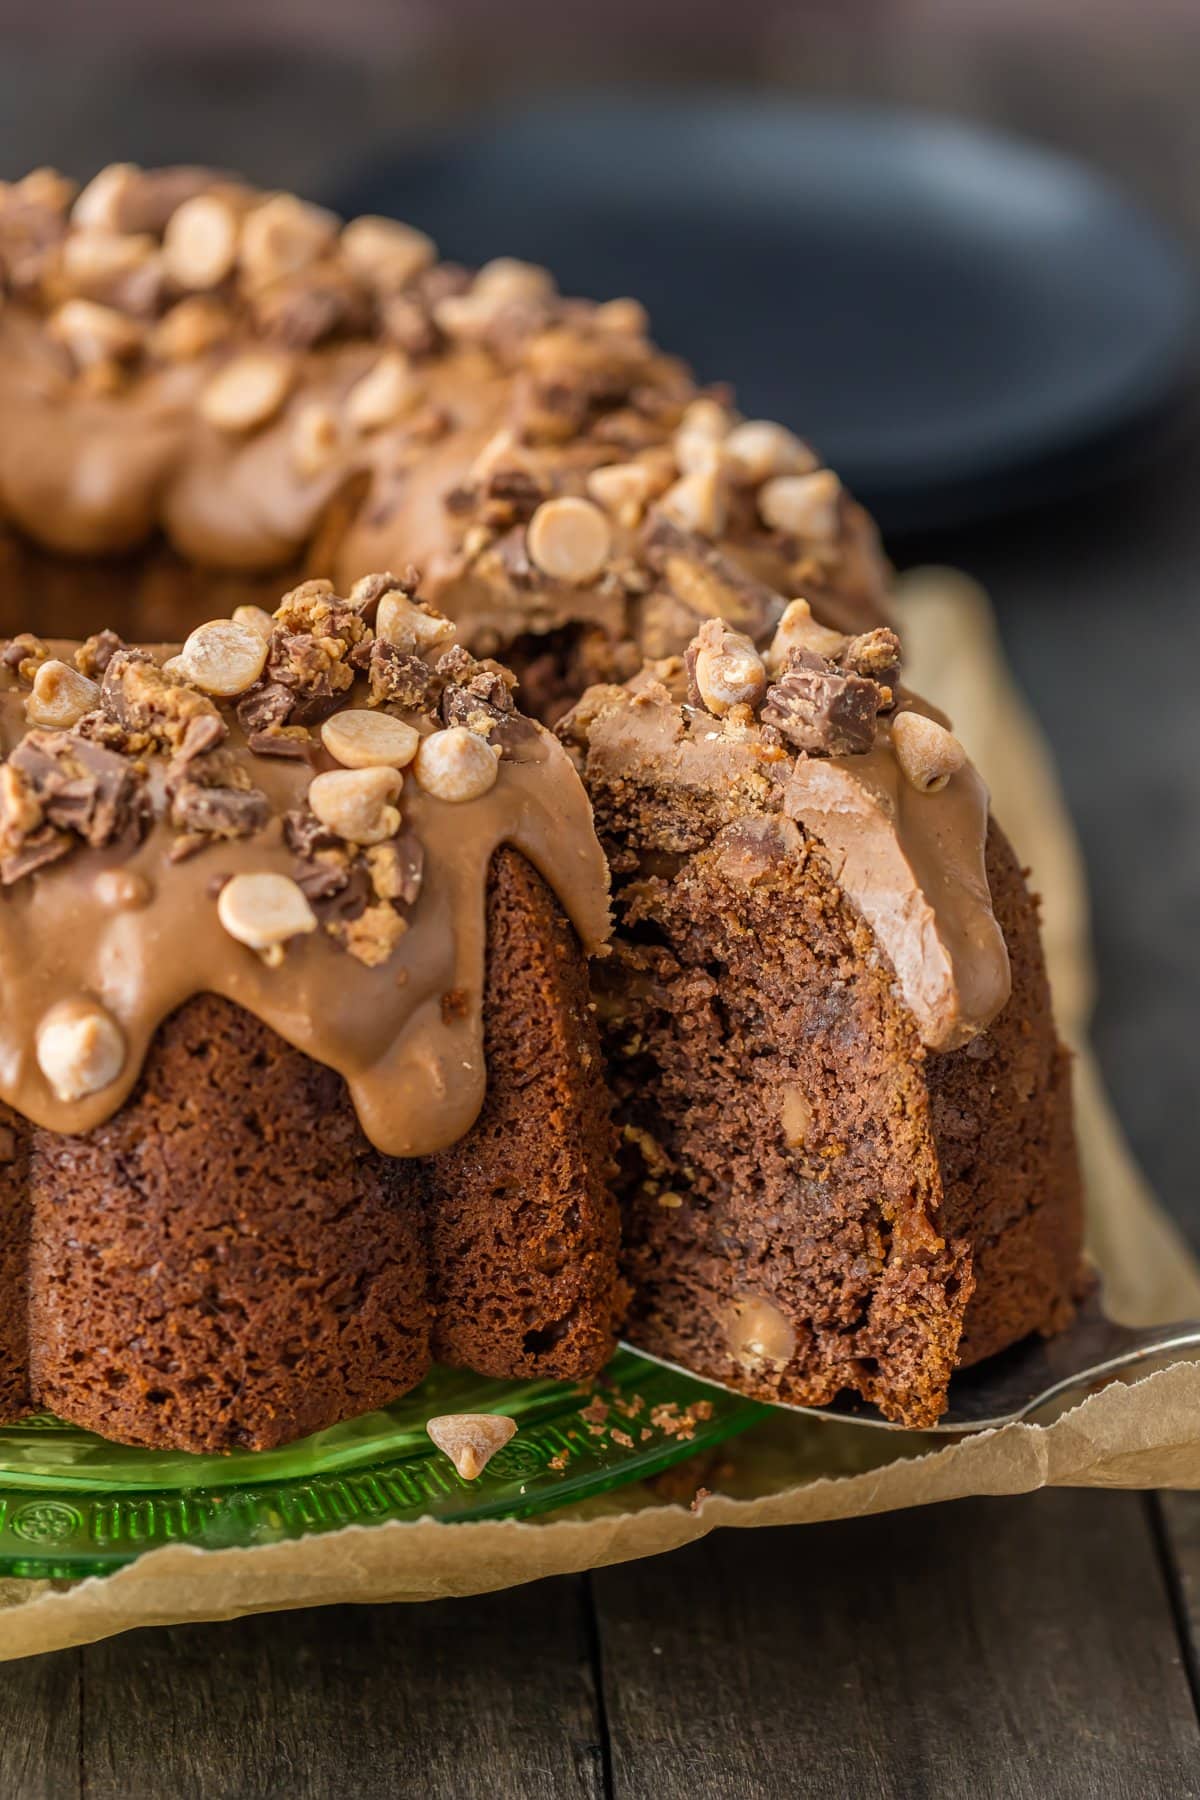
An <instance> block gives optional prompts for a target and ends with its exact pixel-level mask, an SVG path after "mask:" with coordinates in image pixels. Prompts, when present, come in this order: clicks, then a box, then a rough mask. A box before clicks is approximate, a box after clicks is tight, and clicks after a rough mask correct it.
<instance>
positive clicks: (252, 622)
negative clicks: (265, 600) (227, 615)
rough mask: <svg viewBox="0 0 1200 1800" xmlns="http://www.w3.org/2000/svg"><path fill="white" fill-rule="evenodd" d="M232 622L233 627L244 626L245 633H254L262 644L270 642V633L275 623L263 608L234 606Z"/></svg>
mask: <svg viewBox="0 0 1200 1800" xmlns="http://www.w3.org/2000/svg"><path fill="white" fill-rule="evenodd" d="M233 622H234V624H235V625H244V626H245V627H246V630H247V631H256V632H257V633H258V635H259V637H260V638H262V640H263V642H264V643H269V642H270V641H271V633H272V632H273V631H274V629H275V621H274V619H273V618H272V617H271V615H270V613H269V612H268V611H267V609H266V607H265V606H235V607H234V609H233Z"/></svg>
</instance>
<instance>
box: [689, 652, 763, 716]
mask: <svg viewBox="0 0 1200 1800" xmlns="http://www.w3.org/2000/svg"><path fill="white" fill-rule="evenodd" d="M696 687H697V690H698V692H699V694H700V698H701V700H702V701H703V702H704V704H705V706H706V707H707V708H708V710H709V712H710V713H714V714H715V715H716V717H717V718H718V719H721V718H724V716H725V714H726V713H727V712H729V711H730V710H731V708H733V707H735V706H755V705H757V703H758V702H759V701H760V700H761V699H762V697H763V695H764V694H765V693H766V691H767V671H766V669H765V668H764V667H763V660H762V657H761V656H760V655H759V654H758V651H757V650H756V649H755V648H754V645H753V644H752V643H751V642H750V640H749V638H742V637H739V635H738V634H737V633H736V632H732V631H729V632H726V633H725V637H724V640H723V642H722V644H721V646H720V647H719V648H713V649H709V648H708V647H707V646H706V647H704V648H703V649H701V650H700V651H699V652H698V653H697V656H696Z"/></svg>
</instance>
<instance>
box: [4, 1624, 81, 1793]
mask: <svg viewBox="0 0 1200 1800" xmlns="http://www.w3.org/2000/svg"><path fill="white" fill-rule="evenodd" d="M79 1684H80V1656H79V1652H78V1650H62V1651H60V1652H58V1654H56V1655H54V1656H34V1657H28V1658H26V1660H25V1661H24V1662H16V1663H7V1664H5V1667H4V1671H3V1674H2V1675H0V1794H3V1795H4V1797H5V1800H72V1797H73V1796H75V1795H79V1794H81V1793H82V1791H83V1790H82V1785H81V1779H80V1759H79V1717H80V1715H79Z"/></svg>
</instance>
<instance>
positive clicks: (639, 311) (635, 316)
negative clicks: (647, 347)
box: [592, 294, 650, 337]
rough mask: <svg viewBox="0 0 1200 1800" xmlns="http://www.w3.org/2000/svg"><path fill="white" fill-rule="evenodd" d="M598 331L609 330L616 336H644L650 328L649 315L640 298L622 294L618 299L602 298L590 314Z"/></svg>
mask: <svg viewBox="0 0 1200 1800" xmlns="http://www.w3.org/2000/svg"><path fill="white" fill-rule="evenodd" d="M592 324H593V325H594V326H595V327H596V329H597V330H598V331H611V332H613V333H614V334H615V335H616V336H618V337H645V335H646V333H647V332H648V331H649V329H650V315H649V313H648V312H647V311H646V309H645V307H644V306H643V305H642V303H641V301H640V300H631V299H630V298H628V296H626V295H624V294H623V295H622V296H621V298H620V299H618V300H604V301H602V302H601V304H600V305H599V306H598V307H597V308H596V310H595V311H594V312H593V314H592Z"/></svg>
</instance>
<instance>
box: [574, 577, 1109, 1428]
mask: <svg viewBox="0 0 1200 1800" xmlns="http://www.w3.org/2000/svg"><path fill="white" fill-rule="evenodd" d="M898 662H899V645H898V643H897V640H896V638H895V636H894V634H893V633H892V632H891V631H889V630H886V629H879V630H874V631H872V632H869V633H867V634H865V635H860V636H857V637H844V636H841V635H839V634H837V633H834V632H831V631H829V630H827V629H825V628H823V627H821V626H819V625H818V624H817V623H816V622H815V621H814V620H813V618H812V616H811V612H810V609H809V608H808V606H807V604H806V603H805V602H804V601H796V602H794V603H793V604H792V605H791V606H790V607H789V608H788V610H787V612H786V613H785V615H784V617H783V620H782V622H781V624H780V626H779V629H778V631H777V633H776V635H775V637H774V640H773V642H772V643H771V645H770V647H769V649H768V650H767V653H766V655H765V658H764V657H762V656H760V655H759V654H758V652H757V651H756V650H755V648H754V646H753V644H752V643H751V642H750V640H749V638H748V637H747V636H745V635H743V634H740V633H738V632H736V631H733V630H731V629H729V628H728V627H727V626H725V625H723V624H721V623H719V622H717V621H715V620H714V621H712V622H711V623H709V624H707V625H706V626H705V627H704V628H703V629H702V630H701V631H700V633H699V634H698V636H697V637H696V638H695V639H694V641H693V642H692V644H691V645H690V647H689V648H688V651H687V654H686V657H685V658H683V659H679V658H674V659H670V660H667V661H664V662H660V663H658V664H652V665H650V666H648V667H647V668H646V669H645V670H644V671H643V672H642V673H641V674H640V675H638V676H637V677H636V678H634V679H633V680H631V681H630V682H628V683H627V684H626V685H624V686H607V687H604V686H601V687H597V688H595V689H593V690H592V691H591V692H590V693H588V694H587V695H586V696H585V697H584V698H583V700H582V701H581V702H580V704H579V706H578V708H577V709H576V711H575V712H574V714H573V715H572V716H571V717H569V718H568V719H567V720H566V721H564V724H563V727H562V730H563V733H564V735H565V736H566V737H567V738H568V740H569V741H571V742H572V743H573V744H575V745H576V746H577V747H578V750H579V753H580V756H581V765H582V767H583V770H584V776H585V780H586V783H587V786H588V788H589V791H590V793H591V796H592V802H593V806H594V808H595V812H596V819H597V826H598V829H599V831H600V834H601V838H602V841H603V842H604V843H605V846H606V848H607V851H608V854H609V858H610V864H611V867H612V870H613V876H614V886H615V893H614V902H615V909H616V918H617V926H616V949H615V954H614V955H613V956H612V957H611V958H610V959H609V960H608V961H607V962H606V963H605V964H603V965H601V966H600V967H599V969H598V973H597V983H598V995H599V1005H600V1012H601V1018H602V1023H603V1033H604V1042H605V1048H606V1054H607V1058H608V1066H609V1073H610V1082H611V1085H612V1088H613V1091H614V1094H615V1100H616V1109H617V1119H618V1124H619V1127H620V1131H621V1135H622V1159H621V1161H622V1175H621V1198H622V1207H623V1216H624V1232H625V1238H626V1252H625V1254H626V1270H627V1274H628V1276H629V1279H630V1282H631V1284H632V1286H633V1290H634V1300H633V1312H632V1317H631V1321H630V1324H629V1326H628V1333H629V1335H630V1336H631V1338H632V1340H633V1341H634V1342H635V1343H637V1344H640V1345H644V1346H645V1347H646V1348H647V1349H649V1350H651V1351H654V1352H656V1353H658V1354H660V1355H663V1356H665V1357H668V1358H670V1359H672V1360H675V1361H678V1362H680V1363H683V1364H686V1366H687V1367H688V1368H690V1369H695V1370H697V1371H700V1372H703V1373H707V1374H710V1375H712V1376H714V1377H716V1378H718V1379H719V1380H721V1381H724V1382H728V1383H732V1384H733V1385H735V1386H737V1387H740V1388H742V1389H744V1390H745V1391H747V1392H749V1393H752V1394H756V1395H759V1396H761V1397H763V1398H765V1399H780V1400H785V1401H794V1402H798V1403H801V1404H806V1405H807V1404H815V1405H819V1404H822V1403H825V1402H828V1401H830V1400H832V1399H833V1398H834V1397H835V1396H836V1395H837V1394H839V1393H840V1392H842V1391H843V1390H850V1391H851V1392H854V1393H857V1394H860V1395H862V1396H863V1397H864V1398H865V1399H867V1400H869V1401H872V1402H873V1403H874V1404H875V1405H876V1406H878V1407H879V1409H880V1410H881V1411H882V1412H883V1413H884V1414H885V1415H886V1416H887V1417H888V1418H890V1419H893V1420H897V1421H900V1422H902V1423H904V1424H906V1425H911V1426H922V1425H928V1424H931V1423H932V1422H934V1421H935V1420H936V1419H937V1417H938V1416H939V1414H940V1413H941V1412H942V1410H943V1409H944V1407H945V1403H946V1390H947V1383H948V1382H949V1379H950V1375H951V1372H952V1371H953V1370H954V1369H955V1368H956V1367H960V1366H962V1365H963V1364H964V1363H968V1362H971V1361H974V1360H976V1359H978V1358H980V1357H983V1356H986V1355H988V1354H990V1353H992V1352H994V1351H996V1350H1000V1349H1002V1348H1004V1347H1005V1346H1006V1345H1009V1344H1012V1343H1014V1342H1015V1341H1016V1340H1018V1339H1019V1338H1021V1337H1022V1336H1024V1335H1025V1334H1026V1333H1029V1332H1033V1331H1043V1332H1050V1331H1053V1330H1055V1329H1057V1328H1058V1327H1060V1326H1061V1325H1062V1324H1063V1323H1064V1322H1065V1321H1066V1320H1067V1319H1068V1318H1069V1317H1070V1314H1071V1311H1072V1307H1073V1303H1074V1299H1075V1297H1076V1295H1077V1293H1078V1291H1079V1281H1080V1183H1079V1173H1078V1168H1077V1164H1076V1157H1075V1148H1074V1143H1073V1138H1072V1128H1071V1111H1070V1097H1069V1071H1068V1058H1067V1055H1066V1052H1065V1051H1064V1050H1063V1048H1062V1047H1061V1045H1060V1044H1059V1042H1058V1039H1057V1036H1056V1033H1055V1029H1054V1024H1053V1021H1052V1018H1051V1013H1050V998H1049V993H1048V990H1047V984H1046V975H1045V969H1044V966H1043V961H1042V954H1041V948H1040V944H1039V938H1038V928H1037V918H1036V907H1035V903H1034V901H1033V900H1032V899H1031V897H1030V895H1029V893H1028V890H1027V889H1026V886H1025V882H1024V879H1023V876H1022V872H1021V870H1020V868H1019V866H1018V864H1017V863H1016V861H1015V859H1014V857H1013V854H1012V851H1011V849H1010V848H1009V846H1008V844H1007V842H1006V840H1005V838H1004V836H1003V834H1002V833H1001V831H1000V830H999V828H998V827H997V826H996V825H995V823H994V822H993V821H992V820H991V819H990V817H989V812H988V799H987V793H986V790H985V788H984V786H983V783H982V781H981V780H980V778H979V776H978V774H977V773H976V772H975V770H974V769H973V768H972V767H971V765H970V763H969V762H968V761H967V760H966V757H965V755H964V753H963V750H962V747H961V745H960V744H959V743H958V741H957V739H955V738H954V736H953V735H952V733H951V731H950V730H949V729H948V728H947V726H946V724H945V723H944V722H943V721H942V720H941V719H940V718H939V717H938V716H937V715H936V714H935V713H934V712H933V710H932V709H931V708H928V707H926V706H924V705H923V704H922V703H921V702H920V701H918V700H917V699H915V698H914V697H913V696H912V695H910V694H907V693H906V692H905V691H904V690H903V689H902V688H900V687H899V686H898Z"/></svg>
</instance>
